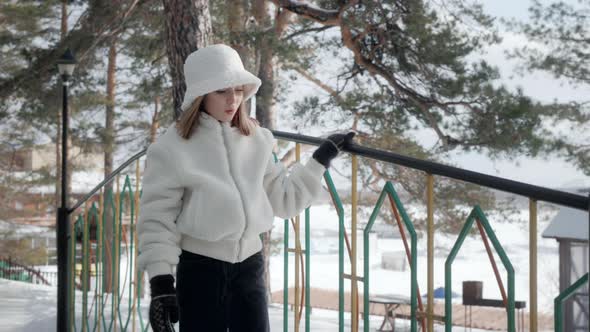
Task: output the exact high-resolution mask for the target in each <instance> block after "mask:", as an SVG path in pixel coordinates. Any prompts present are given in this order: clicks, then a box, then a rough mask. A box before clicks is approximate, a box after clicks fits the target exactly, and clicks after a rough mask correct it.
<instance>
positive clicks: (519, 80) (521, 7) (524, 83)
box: [453, 0, 590, 187]
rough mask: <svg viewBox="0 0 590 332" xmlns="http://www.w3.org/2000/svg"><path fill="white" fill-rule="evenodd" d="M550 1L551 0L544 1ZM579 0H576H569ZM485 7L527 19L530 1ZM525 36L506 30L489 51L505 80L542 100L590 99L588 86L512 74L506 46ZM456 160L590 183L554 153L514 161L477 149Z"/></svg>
mask: <svg viewBox="0 0 590 332" xmlns="http://www.w3.org/2000/svg"><path fill="white" fill-rule="evenodd" d="M541 2H542V3H549V2H550V1H541ZM566 2H574V3H575V2H577V1H575V0H574V1H571V0H570V1H566ZM482 3H483V4H484V6H485V9H486V11H487V12H488V13H489V14H492V15H495V16H501V17H504V18H518V19H527V18H528V11H527V8H528V6H529V3H530V1H524V0H519V1H514V0H495V1H482ZM522 42H524V40H523V39H522V37H519V36H515V35H512V34H503V43H502V45H501V47H494V48H493V49H491V50H490V51H489V52H488V54H487V59H488V61H490V62H491V63H492V64H494V65H496V66H498V67H499V68H500V70H501V71H502V76H503V77H504V78H505V81H504V84H506V85H507V86H510V87H516V86H520V87H522V88H523V90H524V92H525V94H526V95H528V96H530V97H533V98H535V99H537V100H541V101H547V102H549V101H552V100H554V99H557V100H560V101H566V100H572V99H573V100H582V99H585V100H588V99H589V98H588V96H589V94H588V90H587V89H588V87H587V86H586V87H585V88H586V89H582V88H577V89H576V88H573V87H571V86H569V85H567V84H564V83H563V82H559V81H557V80H555V79H554V78H552V77H551V76H550V75H548V74H545V73H533V74H531V75H528V76H526V77H518V76H517V77H513V78H512V79H508V77H509V76H512V75H513V74H514V73H513V68H514V67H513V63H511V62H510V61H509V60H507V59H506V58H505V56H504V51H503V49H510V48H512V47H514V46H517V45H522ZM453 161H454V162H455V163H457V164H458V165H459V166H460V167H463V168H467V169H470V170H473V171H478V172H482V173H486V174H490V175H495V176H501V177H504V178H509V179H512V180H516V181H522V182H527V183H530V184H535V185H541V186H549V187H572V186H575V187H578V186H590V178H589V177H588V176H586V175H584V173H582V171H580V170H577V169H575V167H573V166H572V165H571V164H568V163H566V162H565V161H563V160H562V159H557V158H555V157H553V158H549V159H547V160H544V159H541V158H537V159H532V158H526V157H521V158H518V159H517V161H516V163H515V162H508V161H501V162H492V161H491V160H489V159H488V158H486V157H483V156H479V155H477V154H474V153H470V154H464V153H463V154H454V156H453Z"/></svg>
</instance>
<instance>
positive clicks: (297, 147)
mask: <svg viewBox="0 0 590 332" xmlns="http://www.w3.org/2000/svg"><path fill="white" fill-rule="evenodd" d="M300 159H301V144H299V143H296V144H295V160H296V161H297V162H299V160H300ZM299 221H300V218H299V215H297V216H296V217H295V227H294V228H295V229H294V230H293V231H294V232H295V298H294V299H293V312H294V313H295V322H294V323H295V332H299V323H300V320H301V317H300V316H299V305H300V303H299V292H300V291H301V290H300V289H299V272H300V268H301V267H300V266H299V255H300V254H301V246H300V245H299V241H300V237H299Z"/></svg>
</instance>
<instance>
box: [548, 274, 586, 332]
mask: <svg viewBox="0 0 590 332" xmlns="http://www.w3.org/2000/svg"><path fill="white" fill-rule="evenodd" d="M585 284H588V273H586V274H585V275H583V276H582V277H581V278H580V279H578V280H577V281H576V282H574V283H573V284H572V285H571V286H569V287H568V288H566V289H564V291H563V292H561V294H559V295H558V296H557V297H556V298H555V300H554V303H553V307H554V308H555V309H554V311H555V313H554V315H553V322H554V325H555V326H554V330H555V332H561V331H563V302H565V300H567V299H568V298H570V297H571V296H572V295H574V294H575V293H576V291H577V290H578V289H580V288H582V287H583V286H584V285H585Z"/></svg>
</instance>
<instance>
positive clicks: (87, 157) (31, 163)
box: [0, 143, 104, 172]
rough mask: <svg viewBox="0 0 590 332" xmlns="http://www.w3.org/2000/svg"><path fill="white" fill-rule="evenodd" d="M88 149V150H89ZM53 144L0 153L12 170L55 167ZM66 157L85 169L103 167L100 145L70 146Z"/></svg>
mask: <svg viewBox="0 0 590 332" xmlns="http://www.w3.org/2000/svg"><path fill="white" fill-rule="evenodd" d="M89 150H90V151H89ZM55 152H56V151H55V144H53V143H48V144H41V145H36V146H34V147H30V148H23V149H20V150H17V151H15V152H14V153H9V154H5V155H2V156H1V157H0V158H1V159H2V162H3V164H4V165H12V167H11V171H13V172H23V171H24V172H27V171H29V172H30V171H38V170H41V169H43V168H54V167H55V161H56V160H55V159H56V157H55V156H56V154H55ZM68 157H69V160H70V162H71V165H72V167H76V168H80V167H83V168H84V169H86V170H100V169H103V167H104V153H103V152H102V151H101V147H100V146H94V147H90V148H85V149H84V150H83V149H82V148H81V147H78V146H72V147H70V148H69V150H68Z"/></svg>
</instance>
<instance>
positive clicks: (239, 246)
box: [219, 123, 248, 262]
mask: <svg viewBox="0 0 590 332" xmlns="http://www.w3.org/2000/svg"><path fill="white" fill-rule="evenodd" d="M219 126H220V128H221V139H222V140H223V146H224V148H225V157H226V159H227V168H228V170H229V175H230V178H231V180H232V183H233V185H234V187H235V188H236V191H237V192H238V195H239V196H240V203H242V212H243V214H244V227H243V228H242V230H241V231H240V233H241V234H240V238H239V240H238V245H237V250H236V253H235V256H234V257H235V259H234V261H235V262H238V261H239V259H240V251H241V243H242V239H243V237H244V233H245V232H246V223H247V220H246V219H247V218H248V217H247V216H246V207H245V206H244V199H243V197H242V192H241V191H240V188H239V187H238V184H237V183H236V180H235V178H234V175H233V172H232V167H231V162H230V156H229V149H228V144H227V140H226V138H225V132H224V129H223V125H222V124H221V123H220V124H219Z"/></svg>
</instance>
